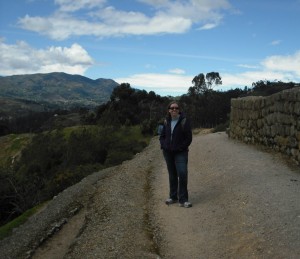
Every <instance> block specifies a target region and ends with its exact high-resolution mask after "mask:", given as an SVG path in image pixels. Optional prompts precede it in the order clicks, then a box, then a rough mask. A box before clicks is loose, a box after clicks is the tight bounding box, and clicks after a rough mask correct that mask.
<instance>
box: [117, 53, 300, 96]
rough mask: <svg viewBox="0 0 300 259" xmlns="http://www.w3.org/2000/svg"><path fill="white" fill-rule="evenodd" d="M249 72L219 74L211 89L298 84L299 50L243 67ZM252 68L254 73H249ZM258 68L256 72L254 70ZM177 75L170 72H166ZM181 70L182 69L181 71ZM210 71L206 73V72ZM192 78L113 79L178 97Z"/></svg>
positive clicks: (189, 76) (153, 75) (150, 76)
mask: <svg viewBox="0 0 300 259" xmlns="http://www.w3.org/2000/svg"><path fill="white" fill-rule="evenodd" d="M243 67H244V68H251V71H246V72H240V73H224V74H221V73H220V75H221V77H222V85H219V86H218V87H215V88H214V89H215V90H223V91H226V90H229V89H235V88H244V87H245V86H247V87H252V83H255V82H258V81H260V80H268V81H282V82H290V81H292V82H299V81H300V51H298V52H296V53H295V54H293V55H288V56H271V57H267V58H265V59H264V60H263V61H262V62H261V63H260V64H258V65H257V66H250V67H249V66H247V65H243ZM254 68H256V70H253V69H254ZM258 68H260V69H258ZM176 71H177V72H180V71H181V69H174V70H173V69H172V70H170V71H169V72H170V73H174V72H176ZM182 71H183V70H182ZM207 72H210V71H207ZM194 76H195V75H183V74H180V73H177V74H176V75H175V74H169V73H167V74H150V73H149V74H135V75H132V76H129V77H126V78H117V79H115V80H116V81H117V82H118V83H129V84H130V85H131V86H132V87H135V88H139V89H145V90H147V91H150V90H153V91H155V92H156V93H158V94H160V95H171V96H175V95H182V94H186V93H187V92H188V89H189V87H190V86H192V80H193V78H194Z"/></svg>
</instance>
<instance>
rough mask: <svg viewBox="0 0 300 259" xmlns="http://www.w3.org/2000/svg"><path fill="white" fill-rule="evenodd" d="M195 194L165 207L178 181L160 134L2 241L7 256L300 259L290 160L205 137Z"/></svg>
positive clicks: (196, 147) (194, 171)
mask: <svg viewBox="0 0 300 259" xmlns="http://www.w3.org/2000/svg"><path fill="white" fill-rule="evenodd" d="M189 194H190V201H191V202H192V203H193V207H192V208H188V209H186V208H181V207H179V206H178V205H176V204H174V205H171V206H167V205H165V203H164V201H165V199H166V198H167V197H168V175H167V171H166V165H165V162H164V160H163V157H162V153H161V150H160V148H159V142H158V139H157V138H154V139H153V140H152V142H151V144H150V145H149V147H147V148H146V149H145V150H144V151H143V152H142V153H140V154H138V155H136V157H135V158H134V159H132V160H130V161H126V162H124V163H123V164H122V165H120V166H117V167H113V168H108V169H106V170H104V171H102V172H97V173H95V174H93V175H91V176H89V177H87V178H85V179H84V180H83V181H81V182H80V183H78V184H77V185H74V186H72V187H71V188H68V189H67V190H65V191H64V192H62V193H61V194H59V195H58V196H57V197H56V198H55V199H54V200H53V201H51V202H50V203H49V204H48V205H47V207H46V208H45V209H44V210H43V211H42V212H40V213H39V214H38V215H35V216H34V217H32V218H31V219H30V220H29V221H28V222H27V223H26V224H24V225H23V226H21V227H20V228H19V229H17V230H16V231H14V234H13V235H12V236H11V237H10V238H8V239H6V240H3V241H0V258H1V259H2V258H3V259H10V258H12V259H16V258H32V259H81V258H89V259H99V258H105V259H107V258H122V259H123V258H130V259H131V258H156V259H157V258H164V259H177V258H178V259H183V258H184V259H194V258H195V259H202V258H203V259H210V258H211V259H219V258H220V259H221V258H222V259H226V258H228V259H229V258H230V259H231V258H239V259H240V258H242V259H243V258H247V259H248V258H255V259H256V258H263V259H269V258H270V259H274V258H275V259H276V258H278V259H279V258H280V259H281V258H284V259H285V258H289V259H296V258H297V259H298V258H300V167H298V166H293V165H288V164H287V163H286V162H285V160H283V159H282V157H281V156H280V155H278V154H277V155H276V154H271V153H268V152H264V151H262V150H261V149H259V148H257V147H254V146H249V145H246V144H243V143H240V142H238V141H234V140H232V139H228V137H227V135H226V134H225V133H214V134H198V135H195V136H194V139H193V143H192V145H191V148H190V155H189ZM70 211H77V214H75V215H74V213H71V214H70ZM70 215H71V216H70ZM62 220H63V222H66V223H65V224H64V225H63V226H62V227H59V231H58V232H56V233H55V234H54V235H51V237H50V238H47V239H45V236H44V233H48V232H49V228H50V227H51V228H52V229H53V225H54V226H55V225H56V224H57V222H62ZM40 240H45V241H43V242H42V243H41V242H40ZM36 244H39V245H38V246H39V247H38V249H36V248H37V245H36Z"/></svg>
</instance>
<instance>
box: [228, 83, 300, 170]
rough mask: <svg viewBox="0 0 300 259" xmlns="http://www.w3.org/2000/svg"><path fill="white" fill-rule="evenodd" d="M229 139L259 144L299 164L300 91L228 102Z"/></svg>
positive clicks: (295, 89) (296, 89) (293, 90)
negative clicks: (229, 105) (229, 109)
mask: <svg viewBox="0 0 300 259" xmlns="http://www.w3.org/2000/svg"><path fill="white" fill-rule="evenodd" d="M229 137H230V138H233V139H239V140H242V141H244V142H246V143H252V144H261V145H265V146H268V147H270V148H272V149H274V150H276V151H280V152H282V153H284V154H287V155H288V156H290V157H291V158H292V159H293V160H294V161H296V163H297V164H298V165H299V164H300V88H299V87H297V88H293V89H290V90H285V91H282V92H279V93H276V94H273V95H271V96H267V97H261V96H256V97H255V96H250V97H245V98H237V99H232V100H231V113H230V129H229Z"/></svg>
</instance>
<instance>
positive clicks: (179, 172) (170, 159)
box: [163, 150, 189, 203]
mask: <svg viewBox="0 0 300 259" xmlns="http://www.w3.org/2000/svg"><path fill="white" fill-rule="evenodd" d="M163 155H164V158H165V160H166V164H167V168H168V172H169V185H170V193H169V196H170V198H171V199H173V200H179V202H180V203H184V202H186V201H188V200H189V197H188V190H187V183H188V170H187V164H188V151H183V152H169V151H165V150H163Z"/></svg>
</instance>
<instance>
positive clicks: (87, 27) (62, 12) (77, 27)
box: [0, 0, 300, 96]
mask: <svg viewBox="0 0 300 259" xmlns="http://www.w3.org/2000/svg"><path fill="white" fill-rule="evenodd" d="M299 25H300V0H286V1H282V0H184V1H183V0H182V1H180V0H177V1H176V0H112V1H110V0H15V1H12V0H2V1H1V2H0V59H1V62H0V75H2V76H8V75H17V74H34V73H49V72H66V73H69V74H80V75H83V76H86V77H89V78H91V79H97V78H110V79H113V80H115V81H116V82H118V83H129V84H130V85H131V86H132V87H134V88H138V89H145V90H146V91H154V92H156V93H157V94H160V95H162V96H164V95H171V96H176V95H181V94H185V93H187V91H188V88H189V87H190V86H192V79H193V78H194V77H195V76H196V75H198V74H200V73H203V74H206V73H209V72H219V73H220V75H221V77H222V82H223V84H222V86H218V87H215V88H214V89H215V90H224V91H226V90H228V89H234V88H236V87H240V88H244V87H245V86H248V87H251V86H252V83H253V82H257V81H259V80H269V81H276V80H278V81H284V82H289V81H293V82H299V81H300V33H299Z"/></svg>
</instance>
